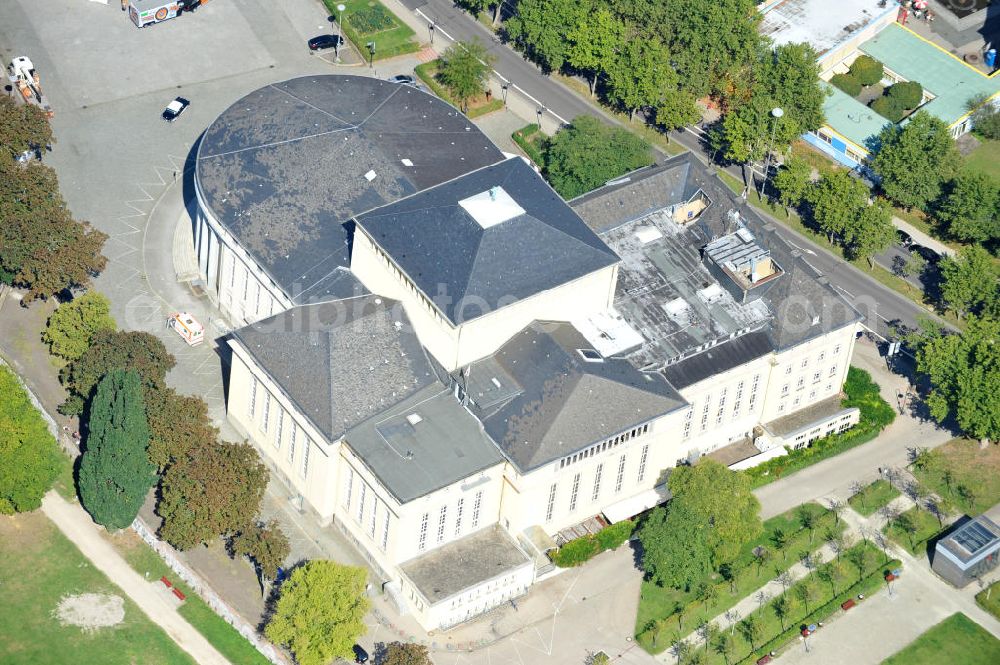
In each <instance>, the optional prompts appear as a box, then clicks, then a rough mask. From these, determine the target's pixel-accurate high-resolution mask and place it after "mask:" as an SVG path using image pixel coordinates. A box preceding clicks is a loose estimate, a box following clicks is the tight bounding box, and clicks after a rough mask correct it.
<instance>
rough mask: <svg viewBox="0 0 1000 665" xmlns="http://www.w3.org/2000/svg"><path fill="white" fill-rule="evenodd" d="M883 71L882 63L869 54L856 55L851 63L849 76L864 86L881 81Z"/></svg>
mask: <svg viewBox="0 0 1000 665" xmlns="http://www.w3.org/2000/svg"><path fill="white" fill-rule="evenodd" d="M883 73H884V70H883V67H882V63H881V62H879V61H878V60H876V59H875V58H873V57H871V56H869V55H862V56H858V58H857V59H856V60H855V61H854V62H853V63H852V64H851V76H853V77H854V78H856V79H857V80H858V83H860V84H861V85H864V86H868V85H875V84H876V83H878V82H879V81H881V80H882V75H883Z"/></svg>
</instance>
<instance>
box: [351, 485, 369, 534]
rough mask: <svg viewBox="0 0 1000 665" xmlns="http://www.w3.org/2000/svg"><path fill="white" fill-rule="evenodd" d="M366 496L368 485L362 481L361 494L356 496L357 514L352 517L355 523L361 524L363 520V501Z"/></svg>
mask: <svg viewBox="0 0 1000 665" xmlns="http://www.w3.org/2000/svg"><path fill="white" fill-rule="evenodd" d="M367 495H368V483H366V482H365V481H364V480H362V481H361V493H360V494H359V495H358V512H357V514H356V515H355V516H354V519H355V521H356V522H357V523H358V524H361V522H362V521H364V518H365V499H366V498H367Z"/></svg>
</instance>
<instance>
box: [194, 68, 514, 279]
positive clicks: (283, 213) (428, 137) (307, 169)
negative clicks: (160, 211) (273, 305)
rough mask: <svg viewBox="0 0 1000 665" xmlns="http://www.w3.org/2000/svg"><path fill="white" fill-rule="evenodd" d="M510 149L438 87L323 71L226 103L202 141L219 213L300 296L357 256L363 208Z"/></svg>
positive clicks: (205, 187) (208, 185)
mask: <svg viewBox="0 0 1000 665" xmlns="http://www.w3.org/2000/svg"><path fill="white" fill-rule="evenodd" d="M503 158H504V157H503V154H502V153H501V152H500V150H498V149H497V148H496V146H494V145H493V143H492V142H491V141H490V140H489V139H488V138H486V136H485V135H483V134H482V132H480V131H479V129H478V128H476V127H475V125H473V124H472V123H471V122H469V120H468V119H467V118H466V117H465V116H463V115H462V114H461V113H459V112H458V111H457V110H456V109H455V108H453V107H451V106H450V105H448V104H446V103H445V102H443V101H441V100H439V99H438V98H436V97H434V96H433V95H429V94H427V93H425V92H421V91H419V90H416V89H414V88H412V87H410V86H402V85H397V84H394V83H388V82H386V81H381V80H379V79H376V78H371V77H368V76H333V75H319V76H306V77H301V78H296V79H291V80H288V81H284V82H282V83H275V84H272V85H268V86H265V87H263V88H261V89H259V90H256V91H254V92H252V93H250V94H249V95H247V96H245V97H243V98H242V99H240V100H239V101H237V102H236V103H235V104H233V105H232V106H230V107H229V108H228V109H227V110H226V111H224V112H223V113H222V114H221V115H220V116H219V117H218V118H217V119H216V120H215V122H214V123H212V125H211V126H210V127H209V128H208V129H207V130H206V131H205V134H204V135H203V137H202V139H201V141H200V144H199V147H198V156H197V164H196V170H195V179H196V183H197V185H198V187H199V189H200V191H201V193H202V195H203V197H204V199H205V202H206V203H207V205H208V207H209V209H210V210H211V212H212V214H213V216H214V217H215V218H216V219H217V220H218V221H219V222H220V223H221V224H223V225H224V226H225V227H226V228H227V229H228V230H229V231H230V232H231V233H232V234H233V235H234V236H235V237H236V238H237V239H238V240H239V242H240V244H241V245H242V246H243V247H245V248H246V249H247V250H248V251H250V252H251V253H252V254H253V255H254V257H255V259H256V260H257V262H258V263H259V264H260V265H261V266H262V267H263V268H264V269H265V270H266V271H267V272H268V273H269V274H270V275H271V277H272V278H273V279H274V280H275V282H276V283H277V284H278V285H279V286H280V287H281V288H282V289H283V290H284V291H285V292H286V293H288V294H289V295H293V294H294V293H295V292H297V291H300V290H304V289H310V288H311V287H313V286H314V285H315V283H316V282H317V281H320V280H322V279H324V278H325V277H326V276H327V275H329V274H330V273H331V271H333V270H334V269H335V268H336V267H337V266H347V265H349V260H350V257H349V253H348V245H349V229H348V228H347V227H345V223H346V222H348V221H349V220H350V219H351V218H352V217H353V216H354V215H357V214H359V213H362V212H365V211H367V210H371V209H372V208H377V207H379V206H383V205H385V204H387V203H390V202H392V201H396V200H398V199H400V198H403V197H405V196H409V195H411V194H414V193H416V192H419V191H422V190H424V189H427V188H428V187H433V186H434V185H437V184H440V183H442V182H446V181H448V180H451V179H453V178H456V177H458V176H460V175H462V174H464V173H467V172H469V171H473V170H475V169H478V168H480V167H483V166H486V165H488V164H493V163H496V162H499V161H501V160H503ZM404 159H407V160H410V161H411V162H412V166H407V165H405V164H404V163H403V161H402V160H404ZM369 171H374V172H375V174H376V175H375V178H374V179H373V180H371V181H369V180H368V179H367V178H366V177H365V174H366V173H368V172H369Z"/></svg>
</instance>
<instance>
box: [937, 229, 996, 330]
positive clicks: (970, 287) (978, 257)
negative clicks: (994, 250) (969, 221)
mask: <svg viewBox="0 0 1000 665" xmlns="http://www.w3.org/2000/svg"><path fill="white" fill-rule="evenodd" d="M939 265H940V268H941V297H942V298H943V299H944V301H945V302H946V303H948V306H949V307H950V308H952V309H954V310H955V312H956V313H957V314H958V315H959V317H963V316H965V315H966V314H967V313H968V312H970V311H974V310H976V308H977V307H979V306H980V305H982V304H983V303H985V302H987V301H988V300H990V299H992V298H995V297H996V293H997V278H998V275H997V269H996V267H995V265H994V263H993V258H992V257H991V256H990V254H989V252H987V251H986V250H985V249H983V248H982V247H980V246H979V245H969V246H967V247H963V248H962V250H961V251H960V252H959V255H958V258H952V257H950V256H948V257H945V258H944V259H942V260H941V262H940V264H939Z"/></svg>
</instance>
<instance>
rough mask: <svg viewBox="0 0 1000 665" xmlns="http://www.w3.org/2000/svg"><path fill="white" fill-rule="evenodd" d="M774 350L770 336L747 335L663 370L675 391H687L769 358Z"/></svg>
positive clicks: (765, 334)
mask: <svg viewBox="0 0 1000 665" xmlns="http://www.w3.org/2000/svg"><path fill="white" fill-rule="evenodd" d="M772 348H773V347H772V345H771V339H770V337H769V336H768V334H767V333H765V332H762V331H758V332H752V333H747V334H746V335H742V336H740V337H737V338H735V339H732V340H730V341H728V342H725V343H723V344H719V345H718V346H714V347H712V348H711V349H708V350H707V351H703V352H702V353H699V354H697V355H693V356H691V357H689V358H685V359H684V360H682V361H680V362H678V363H674V364H673V365H667V366H666V367H665V368H664V369H663V375H664V376H665V377H667V380H668V381H670V385H672V386H673V387H674V388H677V389H678V390H684V389H685V388H687V387H688V386H693V385H694V384H696V383H698V382H699V381H704V380H705V379H707V378H709V377H711V376H715V375H716V374H719V373H720V372H725V371H727V370H730V369H733V368H734V367H739V366H740V365H743V364H745V363H748V362H750V361H752V360H756V359H757V358H760V357H761V356H765V355H767V354H768V353H770V352H771V351H772Z"/></svg>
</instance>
